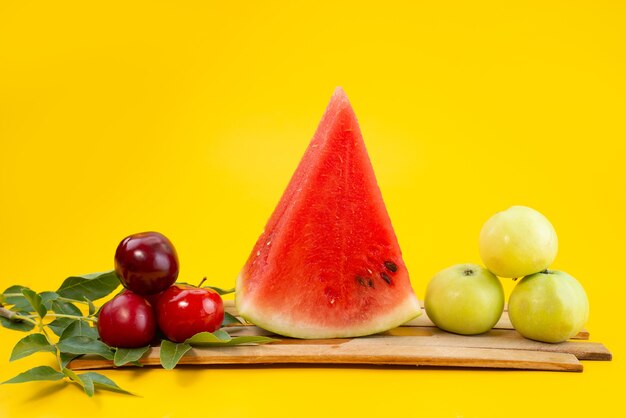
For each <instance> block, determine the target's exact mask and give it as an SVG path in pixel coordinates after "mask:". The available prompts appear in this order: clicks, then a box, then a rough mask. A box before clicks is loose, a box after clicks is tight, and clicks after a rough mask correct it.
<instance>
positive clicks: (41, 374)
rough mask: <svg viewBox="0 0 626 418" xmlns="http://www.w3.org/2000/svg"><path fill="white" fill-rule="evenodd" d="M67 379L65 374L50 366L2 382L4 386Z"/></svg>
mask: <svg viewBox="0 0 626 418" xmlns="http://www.w3.org/2000/svg"><path fill="white" fill-rule="evenodd" d="M64 377H65V375H64V374H63V373H61V372H60V371H58V370H55V369H53V368H52V367H50V366H37V367H34V368H32V369H30V370H27V371H25V372H23V373H20V374H18V375H17V376H15V377H13V378H11V379H9V380H7V381H6V382H2V384H3V385H4V384H10V383H24V382H33V381H36V380H61V379H63V378H64Z"/></svg>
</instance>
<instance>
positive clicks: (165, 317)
mask: <svg viewBox="0 0 626 418" xmlns="http://www.w3.org/2000/svg"><path fill="white" fill-rule="evenodd" d="M178 269H179V267H178V255H177V253H176V250H175V248H174V246H173V245H172V243H171V241H170V240H169V239H168V238H167V237H165V236H164V235H163V234H160V233H158V232H142V233H138V234H133V235H130V236H128V237H126V238H124V239H123V240H122V241H121V242H120V244H119V245H118V247H117V250H116V251H115V272H116V273H117V276H118V277H119V279H120V281H121V282H122V284H123V285H124V287H125V289H124V290H123V291H122V292H121V293H119V294H118V295H116V296H115V297H114V298H113V299H111V300H110V301H108V302H107V303H105V304H104V305H103V306H102V309H101V310H100V313H99V314H98V332H99V334H100V338H101V339H102V341H103V342H104V343H105V344H107V345H109V346H112V347H123V348H135V347H143V346H146V345H148V344H149V343H150V342H151V341H153V340H154V338H155V336H156V333H157V330H161V332H162V333H163V335H164V336H165V338H167V339H168V340H170V341H173V342H183V341H185V340H186V339H187V338H189V337H191V336H193V335H195V334H197V333H199V332H204V331H208V332H213V331H215V330H217V329H218V328H220V327H221V325H222V321H223V319H224V303H223V301H222V298H221V297H220V295H219V294H218V293H217V292H215V291H214V290H213V289H210V288H200V287H194V286H190V285H185V284H175V282H176V279H177V278H178Z"/></svg>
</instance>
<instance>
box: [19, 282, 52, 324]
mask: <svg viewBox="0 0 626 418" xmlns="http://www.w3.org/2000/svg"><path fill="white" fill-rule="evenodd" d="M22 294H23V295H24V297H25V298H26V299H27V300H28V302H29V303H30V306H32V307H33V309H34V310H35V312H37V315H39V317H41V318H43V317H44V316H46V314H47V313H48V310H47V309H46V307H45V306H43V299H41V296H39V295H38V294H37V293H35V292H34V291H33V290H30V289H22Z"/></svg>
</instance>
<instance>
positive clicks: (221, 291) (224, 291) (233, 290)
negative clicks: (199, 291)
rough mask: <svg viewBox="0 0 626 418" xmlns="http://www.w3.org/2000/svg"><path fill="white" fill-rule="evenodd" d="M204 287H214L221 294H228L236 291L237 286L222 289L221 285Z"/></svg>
mask: <svg viewBox="0 0 626 418" xmlns="http://www.w3.org/2000/svg"><path fill="white" fill-rule="evenodd" d="M202 287H203V288H209V289H213V290H215V291H216V292H217V293H218V294H219V295H228V294H229V293H234V292H235V288H234V287H233V288H231V289H222V288H220V287H215V286H202Z"/></svg>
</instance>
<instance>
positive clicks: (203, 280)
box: [196, 277, 206, 288]
mask: <svg viewBox="0 0 626 418" xmlns="http://www.w3.org/2000/svg"><path fill="white" fill-rule="evenodd" d="M204 282H206V277H203V278H202V280H200V283H198V286H196V287H198V288H199V287H201V286H202V284H203V283H204Z"/></svg>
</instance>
